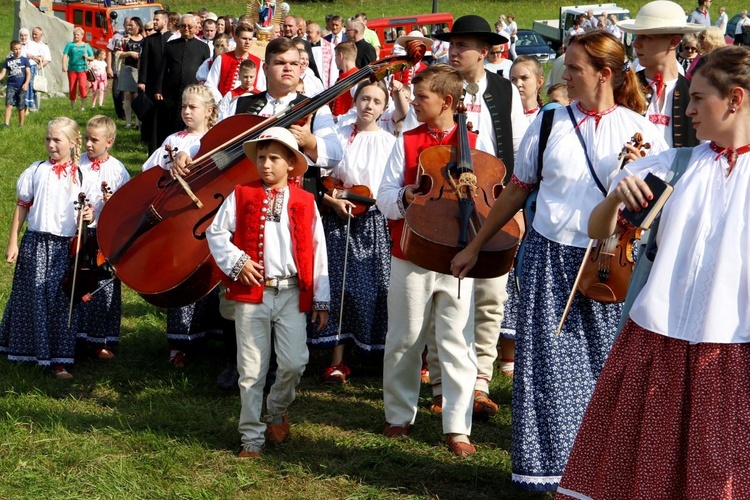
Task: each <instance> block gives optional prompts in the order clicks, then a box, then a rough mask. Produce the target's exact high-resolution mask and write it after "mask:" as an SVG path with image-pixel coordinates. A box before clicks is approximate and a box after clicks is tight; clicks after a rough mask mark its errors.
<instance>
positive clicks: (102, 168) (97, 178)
mask: <svg viewBox="0 0 750 500" xmlns="http://www.w3.org/2000/svg"><path fill="white" fill-rule="evenodd" d="M80 164H81V172H82V173H83V186H84V190H85V191H86V194H87V195H88V199H89V204H90V205H92V206H93V207H94V222H92V223H91V224H89V227H90V228H94V227H96V225H97V223H98V222H99V216H100V215H101V213H102V209H103V208H104V200H103V199H102V197H103V196H104V193H103V192H102V182H106V183H107V187H108V188H109V190H110V191H111V192H112V193H114V192H116V191H117V190H118V189H120V188H121V187H122V185H123V184H125V183H126V182H128V181H129V180H130V174H129V173H128V171H127V169H125V165H123V164H122V162H121V161H120V160H118V159H117V158H115V157H113V156H109V158H108V159H107V160H106V161H103V162H101V163H100V164H98V165H96V164H95V163H92V162H91V160H90V159H89V156H88V154H87V153H83V154H82V155H81V161H80Z"/></svg>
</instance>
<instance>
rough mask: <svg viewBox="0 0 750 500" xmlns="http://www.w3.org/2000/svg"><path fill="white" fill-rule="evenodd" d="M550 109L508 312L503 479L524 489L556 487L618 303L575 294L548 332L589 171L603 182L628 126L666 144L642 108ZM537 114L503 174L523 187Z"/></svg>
mask: <svg viewBox="0 0 750 500" xmlns="http://www.w3.org/2000/svg"><path fill="white" fill-rule="evenodd" d="M554 113H555V115H554V121H553V124H552V130H551V133H550V135H549V139H548V141H547V146H546V148H545V150H544V156H543V170H542V181H541V184H540V186H539V195H538V198H537V202H536V206H537V208H536V217H535V218H534V222H533V225H532V227H531V228H527V232H528V235H527V236H526V238H527V239H526V251H525V254H524V260H523V266H522V269H521V270H520V271H521V282H520V304H523V307H520V308H519V310H518V317H517V321H516V359H515V377H514V379H513V403H512V407H513V433H512V448H511V457H512V462H513V466H512V472H513V475H512V483H513V485H514V486H515V487H517V488H519V489H525V490H531V491H554V490H555V488H556V487H557V483H558V482H559V481H560V477H561V476H562V473H563V469H564V468H565V464H566V461H567V458H568V453H569V451H570V448H571V446H572V445H573V440H574V439H575V436H576V433H577V431H578V426H579V425H580V423H581V420H582V418H583V413H584V410H585V409H586V406H587V404H588V401H589V398H590V396H591V393H592V392H593V389H594V384H595V383H596V380H597V378H598V377H599V374H600V372H601V369H602V366H603V365H604V361H605V360H606V358H607V355H608V354H609V350H610V347H611V346H612V343H613V342H614V339H615V336H616V334H617V331H616V327H617V324H618V321H619V319H620V312H621V309H622V305H621V304H602V303H599V302H595V301H593V300H591V299H588V298H585V297H583V296H582V295H580V294H578V295H577V296H576V298H575V300H574V301H573V304H572V307H571V309H570V312H569V314H568V317H567V319H566V321H565V324H564V327H563V329H562V332H561V333H560V334H559V335H557V334H556V333H555V331H556V330H557V325H558V322H559V321H560V318H561V317H562V315H563V310H564V309H565V303H566V301H567V298H568V295H569V294H570V291H571V289H572V287H573V282H574V281H575V277H576V275H577V273H578V268H579V266H580V265H581V262H582V261H583V256H584V253H585V249H586V247H587V246H588V244H589V238H588V234H587V226H588V216H589V214H590V213H591V211H592V209H593V208H594V207H595V206H596V205H597V204H598V203H599V202H600V201H601V200H602V199H603V198H604V196H605V194H606V193H603V192H602V191H601V190H600V188H599V187H598V186H597V181H596V179H598V182H599V183H601V184H602V186H603V188H604V189H605V190H606V189H607V186H611V185H613V184H612V179H613V178H614V176H615V175H616V174H617V167H618V166H619V161H618V154H619V152H620V150H621V149H622V147H623V144H625V143H626V142H628V141H629V140H630V138H631V137H632V136H633V134H635V133H636V132H640V133H641V134H643V137H644V139H645V140H646V141H648V142H650V143H651V145H652V148H651V149H650V150H649V152H650V153H651V154H655V153H659V152H661V151H663V150H664V149H666V144H665V143H664V140H663V139H662V138H661V134H660V133H659V131H657V130H656V128H655V127H654V126H653V125H652V124H651V123H650V122H649V121H648V120H646V118H644V117H642V116H641V115H639V114H638V113H635V112H633V111H631V110H629V109H626V108H624V107H622V106H617V105H615V106H613V107H612V108H610V109H607V110H603V111H601V112H599V113H594V112H588V111H586V110H584V109H583V108H582V107H581V105H580V104H579V103H578V101H574V102H573V103H572V104H571V105H570V106H569V107H565V108H558V109H556V110H555V111H554ZM569 113H572V115H573V118H574V120H573V119H571V116H570V114H569ZM574 121H575V123H574ZM541 122H542V120H536V121H535V122H534V123H532V124H531V127H530V128H529V130H528V132H527V134H526V136H524V140H523V141H522V143H521V148H520V150H519V153H518V158H517V159H518V161H517V163H516V168H515V171H514V174H513V179H512V181H511V182H513V184H514V185H515V186H516V187H518V188H519V189H522V190H525V191H531V190H532V189H533V188H534V187H535V185H536V184H537V182H538V179H537V161H538V160H537V158H538V156H537V155H538V147H539V140H538V139H539V131H540V129H541ZM576 129H577V130H578V131H580V133H581V137H582V139H579V138H578V137H577V132H576ZM582 143H584V144H585V148H586V149H585V151H586V153H584V149H583V148H584V146H583V145H582ZM587 156H588V158H590V160H591V166H590V167H589V163H588V160H587ZM592 171H593V172H595V175H596V177H594V175H593V173H592Z"/></svg>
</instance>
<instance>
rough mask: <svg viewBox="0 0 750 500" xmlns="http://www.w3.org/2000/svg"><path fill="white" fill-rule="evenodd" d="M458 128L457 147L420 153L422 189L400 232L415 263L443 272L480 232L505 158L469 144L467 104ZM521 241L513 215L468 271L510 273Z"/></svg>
mask: <svg viewBox="0 0 750 500" xmlns="http://www.w3.org/2000/svg"><path fill="white" fill-rule="evenodd" d="M457 130H458V132H457V133H458V136H459V138H458V146H456V147H452V146H446V145H440V146H433V147H430V148H427V149H425V150H424V151H422V153H421V154H420V155H419V174H418V177H417V178H418V179H419V185H420V188H419V194H417V196H416V197H415V198H414V201H413V202H412V203H411V204H410V205H409V207H408V208H407V210H406V216H405V217H404V219H405V224H404V232H403V233H402V237H401V249H402V250H403V252H404V255H405V256H406V257H407V258H408V259H409V260H410V261H411V262H413V263H414V264H417V265H418V266H420V267H423V268H425V269H429V270H431V271H437V272H440V273H443V274H451V270H450V263H451V260H452V259H453V257H454V256H455V255H456V254H457V253H458V252H460V251H461V250H462V249H463V248H465V247H466V245H467V244H468V243H469V241H471V240H472V239H473V238H474V237H475V236H476V234H477V233H478V232H479V229H480V228H481V226H482V224H483V223H484V221H485V220H486V218H487V216H488V215H489V213H490V209H491V208H492V205H493V204H494V203H495V200H496V199H497V197H498V196H500V192H501V191H502V188H503V186H502V181H503V179H504V178H505V165H504V164H503V162H502V161H500V160H499V159H498V158H496V157H495V156H493V155H490V154H487V153H485V152H483V151H479V150H476V149H472V148H471V147H470V144H469V136H468V134H469V129H468V124H467V120H466V112H465V107H464V106H463V103H461V104H459V114H458V129H457ZM475 165H476V168H475ZM519 240H520V228H519V226H518V222H517V221H516V220H515V219H511V220H510V221H508V223H507V224H506V225H505V226H503V228H502V229H501V230H500V231H499V232H498V233H497V234H495V235H494V236H493V237H492V239H491V240H490V241H489V242H487V244H486V245H484V247H483V248H482V250H481V251H480V252H479V257H478V260H477V264H476V265H475V266H474V267H473V268H472V270H471V272H469V274H468V276H469V277H472V278H495V277H498V276H501V275H503V274H505V273H507V272H508V271H509V270H510V268H511V267H512V265H513V256H514V255H515V252H516V247H517V246H518V242H519Z"/></svg>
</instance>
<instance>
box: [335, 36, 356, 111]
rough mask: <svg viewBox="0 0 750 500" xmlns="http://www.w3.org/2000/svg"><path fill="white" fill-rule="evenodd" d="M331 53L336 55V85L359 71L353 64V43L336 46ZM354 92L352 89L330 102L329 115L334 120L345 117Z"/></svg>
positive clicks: (354, 58)
mask: <svg viewBox="0 0 750 500" xmlns="http://www.w3.org/2000/svg"><path fill="white" fill-rule="evenodd" d="M333 51H334V53H335V54H336V55H335V57H336V67H337V68H338V69H339V72H340V73H339V79H338V80H336V82H337V83H338V82H340V81H341V80H343V79H344V78H348V77H350V76H351V75H353V74H354V73H356V72H357V70H358V69H359V68H357V66H356V64H355V63H354V62H355V61H356V59H357V46H356V45H354V42H342V43H340V44H338V45H336V48H335V49H333ZM354 90H355V89H354V88H352V90H350V91H349V92H346V93H344V94H341V95H340V96H338V97H337V98H336V99H334V100H333V101H331V102H330V104H329V106H330V107H331V114H332V115H333V116H334V119H335V120H338V118H339V117H340V116H341V115H345V114H346V112H347V111H349V110H350V109H351V108H352V106H354Z"/></svg>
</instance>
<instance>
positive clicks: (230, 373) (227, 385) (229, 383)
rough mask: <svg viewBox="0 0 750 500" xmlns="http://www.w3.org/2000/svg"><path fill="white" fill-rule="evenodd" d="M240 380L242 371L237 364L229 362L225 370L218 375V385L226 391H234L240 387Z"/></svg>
mask: <svg viewBox="0 0 750 500" xmlns="http://www.w3.org/2000/svg"><path fill="white" fill-rule="evenodd" d="M239 381H240V372H238V371H237V365H235V364H229V365H227V367H226V368H225V369H224V371H223V372H221V373H220V374H219V376H218V377H216V386H217V387H218V388H219V389H222V390H224V391H234V390H236V389H237V388H238V386H237V384H238V382H239Z"/></svg>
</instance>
